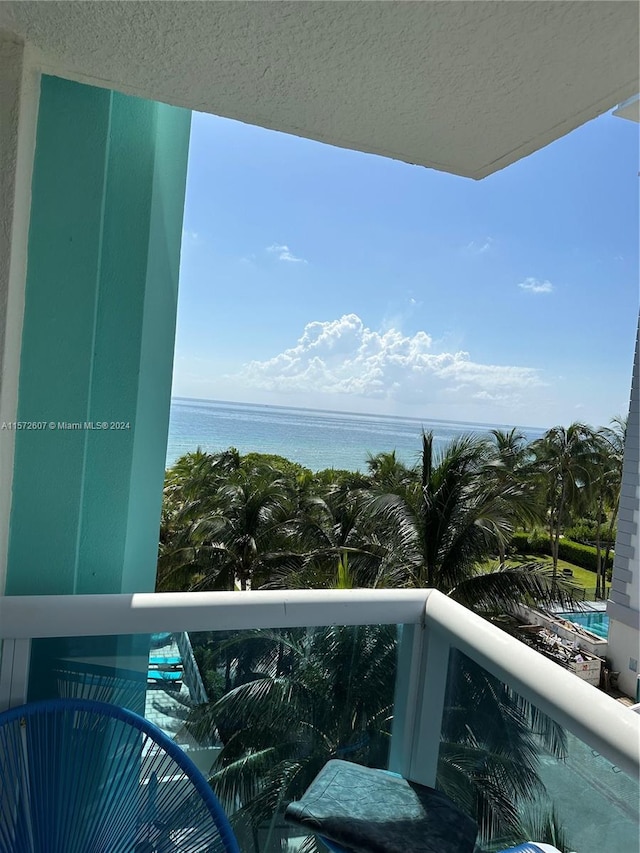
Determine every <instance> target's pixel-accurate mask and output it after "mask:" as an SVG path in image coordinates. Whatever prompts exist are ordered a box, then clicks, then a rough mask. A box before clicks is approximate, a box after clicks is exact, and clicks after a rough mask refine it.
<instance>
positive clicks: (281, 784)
mask: <svg viewBox="0 0 640 853" xmlns="http://www.w3.org/2000/svg"><path fill="white" fill-rule="evenodd" d="M230 649H231V652H232V660H233V664H232V667H231V671H232V673H233V679H232V682H231V685H232V686H231V688H230V689H229V690H228V692H227V693H226V694H225V695H224V696H222V698H220V699H218V700H217V701H215V702H213V703H211V704H210V705H207V706H204V707H202V708H200V709H199V710H198V711H197V712H196V713H195V714H194V716H193V718H192V722H191V729H192V731H193V733H194V735H195V736H196V737H197V738H203V737H205V738H211V737H213V738H215V739H218V740H221V741H222V743H223V749H222V751H221V753H220V755H219V757H218V759H217V761H216V764H215V765H214V768H213V775H212V778H211V782H212V785H213V787H214V788H215V790H216V793H217V794H218V796H219V797H220V799H221V800H222V802H223V804H224V805H225V807H226V808H227V809H228V810H229V811H230V812H236V819H241V818H242V817H243V816H246V817H248V818H249V820H250V822H251V824H252V825H253V827H254V828H257V827H259V826H260V827H263V828H264V827H265V825H267V824H268V823H269V822H271V825H273V823H274V822H275V818H276V816H277V815H279V814H281V813H282V810H283V809H284V807H285V806H286V804H287V803H288V802H289V801H291V800H292V799H298V798H299V797H300V796H301V795H302V794H303V793H304V791H305V790H306V788H307V787H308V785H309V784H310V783H311V781H312V780H313V778H314V777H315V776H316V775H317V773H318V772H319V771H320V769H321V768H322V767H323V766H324V764H325V763H326V762H327V761H328V760H330V759H332V758H343V759H347V760H349V761H355V762H357V763H360V764H364V765H365V766H369V767H381V768H384V767H386V766H387V757H388V748H389V743H390V733H391V721H392V717H393V702H394V690H395V677H396V669H397V659H396V658H397V635H396V629H395V628H394V627H393V626H385V625H382V626H361V627H327V628H317V629H290V630H284V631H254V632H248V633H245V634H243V635H238V636H236V637H235V638H234V639H232V640H230V641H227V642H222V643H221V644H220V645H219V650H218V651H219V654H220V658H221V660H222V659H223V657H224V655H225V654H226V655H227V657H226V660H227V663H228V660H229V658H228V652H229V650H230ZM227 671H228V668H227ZM541 744H542V745H543V746H544V747H546V748H547V749H548V750H549V751H551V752H553V753H554V754H555V755H561V754H562V751H563V748H564V741H563V736H562V732H561V730H559V729H558V728H557V727H556V726H555V725H554V724H553V723H551V722H550V721H549V720H548V719H547V718H545V717H543V716H542V715H540V714H539V713H538V712H537V711H536V709H535V708H533V707H532V706H531V705H529V704H528V703H526V702H523V701H522V700H521V699H520V698H519V697H518V696H517V695H516V694H514V693H513V692H512V691H510V690H509V689H508V688H507V687H506V686H505V685H504V684H502V683H501V682H500V681H499V680H498V679H496V678H494V677H492V676H490V675H488V673H486V672H485V671H484V670H483V669H482V668H481V667H479V666H478V665H476V664H474V663H473V662H472V661H470V660H469V659H468V658H466V657H465V656H464V655H462V654H460V653H456V654H454V656H453V658H452V663H451V666H450V677H449V682H448V686H447V691H446V695H445V713H444V717H443V726H442V732H441V746H440V756H439V763H438V770H437V785H438V787H439V788H440V789H442V790H443V791H444V792H445V793H447V794H448V795H449V796H450V797H451V798H452V799H453V800H455V801H456V802H457V803H458V805H459V806H460V807H461V808H462V809H464V810H465V811H466V812H467V813H468V814H470V815H472V816H473V817H474V818H475V819H477V820H478V823H479V825H480V829H481V836H482V838H483V839H484V840H488V839H491V838H492V837H494V836H496V837H500V838H501V839H506V841H507V842H511V843H516V842H518V841H522V840H524V837H523V834H522V830H521V827H520V819H519V810H518V807H519V805H520V804H521V803H522V802H523V801H527V800H531V799H533V798H536V797H538V796H539V795H540V794H541V793H543V791H544V788H543V786H542V784H541V782H540V780H539V777H538V775H537V772H536V769H537V763H538V755H539V753H540V745H541Z"/></svg>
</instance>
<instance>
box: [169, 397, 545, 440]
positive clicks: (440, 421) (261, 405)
mask: <svg viewBox="0 0 640 853" xmlns="http://www.w3.org/2000/svg"><path fill="white" fill-rule="evenodd" d="M174 402H177V403H182V402H184V403H213V404H214V405H220V406H231V407H234V408H235V407H241V406H247V407H248V408H251V409H281V410H282V411H287V412H304V413H305V414H321V415H338V416H339V417H353V418H371V419H373V420H378V419H379V420H389V421H406V422H407V423H416V424H423V423H425V422H428V423H436V424H442V425H444V424H452V425H456V426H469V427H481V428H482V429H487V430H490V429H495V428H496V427H498V428H500V429H522V430H531V431H533V432H543V431H544V430H547V429H549V427H548V426H532V425H531V424H528V425H527V424H516V423H486V422H484V421H457V420H454V419H449V420H445V419H443V418H429V417H425V418H415V417H411V416H410V415H384V414H376V413H374V412H351V411H347V410H344V411H341V410H339V409H310V408H308V407H306V406H282V405H276V404H275V403H238V402H235V401H233V400H209V399H206V398H204V397H179V396H175V397H172V398H171V403H172V405H173V403H174Z"/></svg>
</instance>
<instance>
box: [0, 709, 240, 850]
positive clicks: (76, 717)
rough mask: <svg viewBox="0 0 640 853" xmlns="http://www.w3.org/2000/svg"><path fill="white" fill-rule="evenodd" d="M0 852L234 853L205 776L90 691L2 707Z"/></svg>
mask: <svg viewBox="0 0 640 853" xmlns="http://www.w3.org/2000/svg"><path fill="white" fill-rule="evenodd" d="M0 853H240V851H239V847H238V844H237V842H236V840H235V837H234V835H233V831H232V829H231V826H230V824H229V821H228V820H227V818H226V816H225V814H224V812H223V811H222V808H221V806H220V804H219V802H218V800H217V798H216V796H215V794H214V793H213V791H212V790H211V788H210V786H209V784H208V782H207V781H206V779H205V778H204V777H203V776H202V775H201V773H200V771H199V770H198V769H197V768H196V767H195V765H194V764H193V763H192V762H191V760H190V759H189V758H187V756H186V755H185V754H184V753H183V752H182V750H181V749H180V748H179V747H178V746H176V744H174V743H173V742H172V741H171V740H170V739H169V738H167V737H166V735H164V734H163V733H162V732H161V731H160V730H159V729H158V728H157V727H156V726H154V725H152V724H151V723H149V722H148V721H147V720H145V719H144V718H143V717H139V716H138V715H137V714H134V713H133V712H132V711H128V710H125V709H123V708H120V707H118V706H116V705H111V704H107V703H103V702H96V701H94V700H89V699H77V698H72V699H52V700H45V701H42V702H33V703H30V704H28V705H23V706H21V707H19V708H13V709H11V710H9V711H5V712H4V713H2V714H0Z"/></svg>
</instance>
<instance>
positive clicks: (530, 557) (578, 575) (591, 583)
mask: <svg viewBox="0 0 640 853" xmlns="http://www.w3.org/2000/svg"><path fill="white" fill-rule="evenodd" d="M496 563H497V560H486V561H485V562H483V563H481V564H480V568H481V569H482V571H484V572H488V571H490V570H491V569H494V568H495V567H496ZM521 563H543V564H545V565H548V566H549V567H551V565H552V561H551V557H549V556H548V555H546V554H519V555H518V556H516V557H509V558H508V559H507V565H509V564H511V565H518V564H521ZM563 569H571V571H572V572H573V577H572V578H571V579H572V580H573V582H574V583H575V584H576V585H577V586H579V587H582V588H583V589H593V588H594V587H595V585H596V574H595V572H590V571H589V570H588V569H582V568H581V567H580V566H574V564H573V563H568V562H567V561H566V560H558V572H559V573H562V570H563ZM607 585H609V582H607Z"/></svg>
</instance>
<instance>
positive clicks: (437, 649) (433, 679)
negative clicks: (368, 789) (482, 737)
mask: <svg viewBox="0 0 640 853" xmlns="http://www.w3.org/2000/svg"><path fill="white" fill-rule="evenodd" d="M450 649H451V646H450V644H449V640H448V638H447V636H446V635H445V634H444V633H443V632H442V631H439V630H438V629H437V628H434V627H433V626H432V625H429V624H427V626H426V627H425V630H424V631H423V632H422V653H421V678H420V683H419V693H418V701H417V704H416V715H415V723H414V728H413V747H412V750H411V763H410V765H409V772H408V774H407V778H409V779H410V780H411V781H412V782H419V783H420V784H421V785H430V786H431V787H435V784H436V776H437V772H438V757H439V754H440V733H441V731H442V717H443V713H444V701H445V693H446V688H447V677H448V675H449V652H450Z"/></svg>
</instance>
